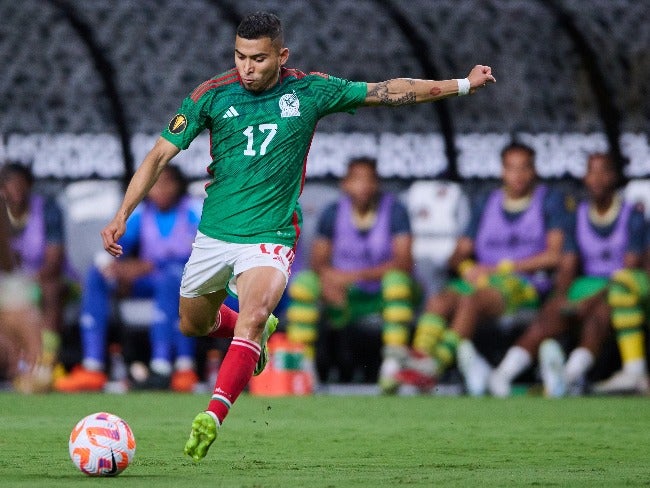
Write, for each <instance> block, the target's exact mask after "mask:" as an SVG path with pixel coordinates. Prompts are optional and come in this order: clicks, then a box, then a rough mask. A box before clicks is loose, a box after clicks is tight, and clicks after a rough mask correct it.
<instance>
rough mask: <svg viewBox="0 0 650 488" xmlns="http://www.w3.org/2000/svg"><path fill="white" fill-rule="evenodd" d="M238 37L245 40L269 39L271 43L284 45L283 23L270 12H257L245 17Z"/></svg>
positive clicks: (238, 28)
mask: <svg viewBox="0 0 650 488" xmlns="http://www.w3.org/2000/svg"><path fill="white" fill-rule="evenodd" d="M237 35H238V36H239V37H242V38H244V39H261V38H262V37H269V38H271V41H274V42H275V41H279V42H280V44H281V45H283V44H284V34H283V31H282V22H281V21H280V19H279V18H278V17H277V15H274V14H272V13H270V12H255V13H252V14H249V15H247V16H246V17H244V20H242V21H241V22H240V24H239V27H237Z"/></svg>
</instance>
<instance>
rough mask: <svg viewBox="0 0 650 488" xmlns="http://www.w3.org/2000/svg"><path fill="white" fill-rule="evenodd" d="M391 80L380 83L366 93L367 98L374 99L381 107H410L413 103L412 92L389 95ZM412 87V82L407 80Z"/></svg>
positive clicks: (413, 94)
mask: <svg viewBox="0 0 650 488" xmlns="http://www.w3.org/2000/svg"><path fill="white" fill-rule="evenodd" d="M391 83H394V81H393V80H388V81H382V82H381V83H377V84H376V85H375V87H374V88H373V89H372V90H370V91H369V92H368V96H371V97H376V98H377V99H378V100H379V102H380V103H381V104H382V105H411V104H413V103H415V92H414V91H403V92H402V93H390V90H389V87H390V85H391ZM408 83H409V84H410V85H413V84H414V82H413V80H408Z"/></svg>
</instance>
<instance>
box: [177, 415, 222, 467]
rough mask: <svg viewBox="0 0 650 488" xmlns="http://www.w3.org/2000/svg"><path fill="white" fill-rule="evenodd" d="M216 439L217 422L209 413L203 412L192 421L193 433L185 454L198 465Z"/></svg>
mask: <svg viewBox="0 0 650 488" xmlns="http://www.w3.org/2000/svg"><path fill="white" fill-rule="evenodd" d="M216 438H217V422H216V421H215V420H214V418H213V417H212V416H211V415H210V414H209V413H206V412H201V413H200V414H198V415H197V416H196V417H194V420H192V432H190V438H189V439H188V440H187V442H186V443H185V449H183V452H184V453H185V454H187V455H188V456H190V457H191V458H192V460H193V461H194V462H195V463H198V462H199V461H200V460H201V459H203V458H204V457H205V455H206V454H207V453H208V449H210V446H211V445H212V443H213V442H214V440H215V439H216Z"/></svg>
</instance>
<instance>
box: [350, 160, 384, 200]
mask: <svg viewBox="0 0 650 488" xmlns="http://www.w3.org/2000/svg"><path fill="white" fill-rule="evenodd" d="M343 190H344V191H345V192H346V193H347V194H348V195H349V196H350V198H351V199H352V204H353V205H354V207H355V208H357V209H359V210H367V209H368V208H370V206H371V205H372V204H373V203H374V201H375V200H376V197H377V194H378V193H379V180H378V178H377V174H376V173H375V170H374V168H372V167H371V166H369V165H367V164H354V165H352V166H350V168H349V170H348V174H347V176H346V177H345V179H344V180H343Z"/></svg>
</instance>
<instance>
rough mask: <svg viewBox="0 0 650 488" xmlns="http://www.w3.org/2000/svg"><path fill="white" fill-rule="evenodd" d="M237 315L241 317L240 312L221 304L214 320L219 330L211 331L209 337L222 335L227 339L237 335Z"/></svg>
mask: <svg viewBox="0 0 650 488" xmlns="http://www.w3.org/2000/svg"><path fill="white" fill-rule="evenodd" d="M237 317H239V313H237V312H235V311H234V310H233V309H232V308H230V307H227V306H226V305H221V308H219V311H218V312H217V316H216V318H215V321H214V322H215V325H217V330H213V331H212V332H210V333H209V334H208V337H222V338H226V339H229V338H231V337H233V336H234V335H235V324H236V323H237Z"/></svg>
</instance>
